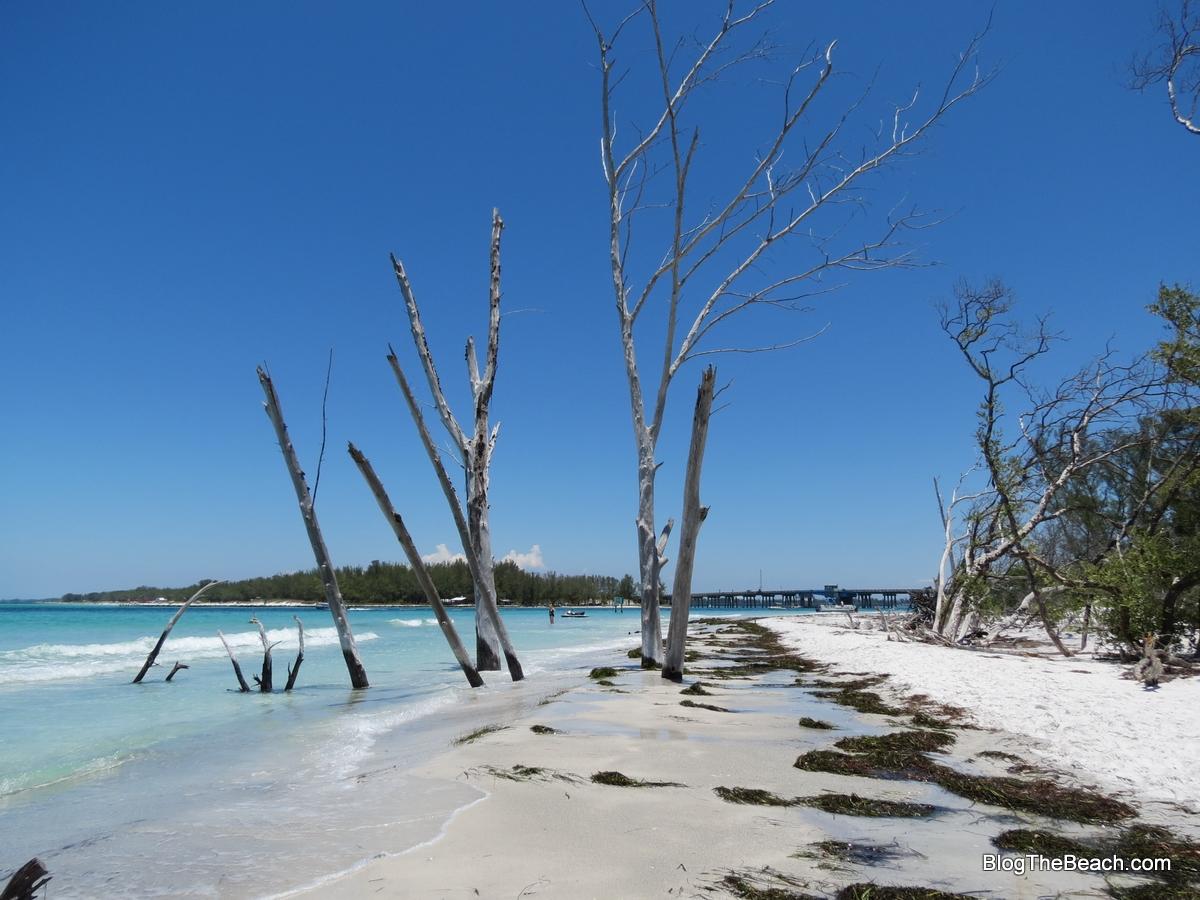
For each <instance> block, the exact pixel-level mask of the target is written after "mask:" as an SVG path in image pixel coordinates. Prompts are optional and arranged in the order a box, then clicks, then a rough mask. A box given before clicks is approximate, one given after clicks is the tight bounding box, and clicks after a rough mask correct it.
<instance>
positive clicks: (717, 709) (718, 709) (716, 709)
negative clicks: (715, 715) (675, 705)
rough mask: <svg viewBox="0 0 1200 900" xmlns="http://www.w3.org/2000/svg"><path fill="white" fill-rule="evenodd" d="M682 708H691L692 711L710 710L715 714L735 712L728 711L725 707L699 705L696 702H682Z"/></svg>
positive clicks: (706, 704)
mask: <svg viewBox="0 0 1200 900" xmlns="http://www.w3.org/2000/svg"><path fill="white" fill-rule="evenodd" d="M679 705H680V706H690V707H691V708H692V709H708V710H712V711H713V712H733V710H732V709H726V708H725V707H723V706H714V705H713V704H711V703H697V702H696V701H695V700H680V701H679Z"/></svg>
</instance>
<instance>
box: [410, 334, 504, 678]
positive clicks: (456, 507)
mask: <svg viewBox="0 0 1200 900" xmlns="http://www.w3.org/2000/svg"><path fill="white" fill-rule="evenodd" d="M390 349H391V348H389V350H390ZM388 362H389V363H390V364H391V366H392V372H393V374H395V376H396V383H397V384H399V385H400V391H401V393H403V394H404V402H405V403H407V404H408V411H409V414H410V415H411V416H412V420H413V424H415V425H416V427H417V434H418V435H419V436H420V438H421V444H422V445H423V446H424V447H425V454H426V455H427V456H428V457H429V462H430V463H431V464H432V465H433V471H434V474H435V475H436V476H437V480H438V484H439V485H441V487H442V494H443V495H444V496H445V498H446V504H447V505H448V506H449V507H450V514H451V516H452V517H453V518H454V527H455V528H456V529H458V536H459V539H460V540H461V541H462V547H463V554H464V555H465V556H466V557H467V568H468V569H469V570H470V572H471V580H472V581H473V582H474V583H475V584H476V585H479V584H483V583H484V576H483V572H482V567H483V562H482V561H481V560H480V558H479V555H478V554H477V553H476V552H475V543H474V541H472V540H471V532H470V527H469V525H468V524H467V520H466V517H465V516H464V515H463V511H462V504H461V503H460V502H459V499H458V492H457V491H455V490H454V485H453V484H452V483H451V482H450V476H449V475H447V474H446V467H445V465H443V463H442V455H441V453H439V452H438V448H437V446H436V445H435V444H434V443H433V437H432V435H430V433H429V428H428V427H427V426H426V424H425V416H424V414H423V413H422V412H421V407H420V406H419V405H418V403H417V398H416V396H415V395H414V394H413V392H412V388H411V387H410V386H409V383H408V379H407V378H405V377H404V370H403V369H401V368H400V361H399V360H398V359H397V358H396V354H395V352H394V351H393V352H390V353H389V354H388ZM393 521H395V520H394V519H393ZM482 600H483V603H484V604H485V605H486V606H487V607H489V609H488V615H489V616H490V617H491V621H492V623H493V624H494V626H495V628H496V637H497V639H498V640H499V642H500V650H501V652H502V653H503V654H504V662H505V665H506V666H507V667H508V674H509V677H510V678H512V680H513V681H520V680H521V679H522V678H524V677H525V673H524V671H523V670H522V668H521V661H520V660H519V659H518V658H517V651H516V649H515V648H514V647H513V644H512V640H511V639H510V638H509V636H508V628H507V627H506V626H505V624H504V620H503V619H502V618H501V617H500V611H499V609H497V607H496V599H495V597H494V596H491V595H489V594H488V593H487V592H486V591H484V592H483V594H482ZM476 613H477V616H476V622H478V621H479V619H478V610H477V611H476Z"/></svg>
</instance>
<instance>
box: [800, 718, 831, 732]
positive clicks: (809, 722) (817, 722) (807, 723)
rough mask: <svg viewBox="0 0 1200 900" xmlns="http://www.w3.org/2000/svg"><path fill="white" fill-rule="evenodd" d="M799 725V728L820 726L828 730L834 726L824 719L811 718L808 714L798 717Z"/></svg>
mask: <svg viewBox="0 0 1200 900" xmlns="http://www.w3.org/2000/svg"><path fill="white" fill-rule="evenodd" d="M800 727H801V728H820V729H823V730H825V731H830V730H832V729H834V728H835V727H836V726H835V725H833V724H832V723H830V722H826V721H825V720H824V719H813V718H810V717H808V716H801V717H800Z"/></svg>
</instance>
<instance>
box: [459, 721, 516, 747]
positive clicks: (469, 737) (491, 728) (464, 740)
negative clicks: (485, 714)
mask: <svg viewBox="0 0 1200 900" xmlns="http://www.w3.org/2000/svg"><path fill="white" fill-rule="evenodd" d="M507 727H508V726H507V725H484V726H483V727H482V728H476V729H475V730H474V731H471V732H468V733H467V734H464V735H462V736H461V737H457V738H455V739H454V742H453V743H454V746H455V747H459V746H462V745H463V744H472V743H474V742H475V741H477V740H479V739H480V738H481V737H484V736H485V735H489V734H494V733H495V732H497V731H503V730H504V729H506V728H507Z"/></svg>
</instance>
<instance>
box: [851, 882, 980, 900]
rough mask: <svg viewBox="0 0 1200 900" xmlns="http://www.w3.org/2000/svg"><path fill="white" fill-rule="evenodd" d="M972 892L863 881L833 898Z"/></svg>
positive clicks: (909, 899)
mask: <svg viewBox="0 0 1200 900" xmlns="http://www.w3.org/2000/svg"><path fill="white" fill-rule="evenodd" d="M974 896H975V895H974V894H950V893H947V892H946V891H939V890H938V889H937V888H928V887H908V886H899V885H891V884H873V883H871V882H863V883H860V884H849V885H846V887H844V888H842V889H841V890H840V891H838V892H837V894H836V895H835V900H955V898H969V897H974Z"/></svg>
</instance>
